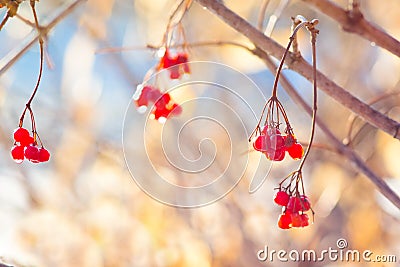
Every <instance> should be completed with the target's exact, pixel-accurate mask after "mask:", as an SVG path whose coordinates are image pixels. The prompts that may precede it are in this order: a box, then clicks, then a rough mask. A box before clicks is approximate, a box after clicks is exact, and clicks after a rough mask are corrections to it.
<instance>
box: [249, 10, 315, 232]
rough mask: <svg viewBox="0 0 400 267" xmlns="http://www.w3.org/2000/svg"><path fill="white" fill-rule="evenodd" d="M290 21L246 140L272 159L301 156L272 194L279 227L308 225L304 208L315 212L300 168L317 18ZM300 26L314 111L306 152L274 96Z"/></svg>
mask: <svg viewBox="0 0 400 267" xmlns="http://www.w3.org/2000/svg"><path fill="white" fill-rule="evenodd" d="M293 22H294V26H295V27H294V30H293V33H292V35H291V36H290V41H289V44H288V46H287V48H286V50H285V53H284V54H283V57H282V59H281V61H280V64H279V67H278V70H277V72H276V75H275V80H274V85H273V89H272V96H271V97H270V99H269V100H268V101H267V103H266V104H265V106H264V108H263V110H262V113H261V117H260V120H259V122H258V124H257V126H256V128H255V129H254V131H253V133H252V134H251V136H250V138H249V141H252V140H253V137H254V138H255V139H254V141H253V147H254V149H255V150H256V151H259V152H261V153H263V154H264V155H265V156H266V157H267V159H269V160H271V161H282V160H283V159H284V158H285V154H286V152H288V154H289V156H290V157H291V158H292V159H295V160H300V159H301V162H300V165H299V167H298V169H297V170H296V171H294V172H292V173H290V174H289V175H288V176H287V177H285V178H284V179H283V180H282V181H281V182H280V183H279V187H278V188H277V189H278V191H277V193H276V195H275V198H274V202H275V203H276V204H278V205H279V206H281V207H282V213H281V214H280V216H279V219H278V226H279V227H280V228H281V229H290V228H292V227H293V228H297V227H305V226H308V225H310V221H309V216H308V214H307V212H310V211H311V213H312V215H313V216H314V211H313V209H312V208H311V202H310V200H309V198H308V197H307V196H306V194H305V190H304V184H303V175H302V168H303V166H304V162H305V160H306V158H307V156H308V154H309V152H310V148H311V145H312V142H313V139H314V133H315V116H316V111H317V81H316V48H315V43H316V36H317V34H318V30H317V29H315V25H317V24H318V20H312V21H307V20H306V19H304V18H303V17H302V16H297V17H296V18H294V19H293ZM302 27H306V29H307V30H308V31H309V32H310V34H311V44H312V56H313V57H312V59H313V114H312V126H311V135H310V141H309V145H308V147H307V150H306V151H305V152H304V149H303V147H302V145H301V144H300V143H299V142H298V141H297V139H296V137H295V135H294V131H293V128H292V127H291V125H290V122H289V118H288V116H287V114H286V111H285V109H284V107H283V105H282V103H281V102H280V101H279V99H278V96H277V88H278V81H279V75H280V73H281V71H282V67H283V64H284V61H285V58H286V56H287V54H288V51H289V49H290V47H291V46H292V43H296V44H297V41H296V42H294V41H295V38H296V33H297V31H298V30H299V29H300V28H302ZM294 46H295V45H294ZM294 50H295V51H296V50H297V47H294ZM265 113H266V115H265ZM264 115H265V121H264V124H263V125H261V123H262V119H263V117H264ZM281 127H282V128H283V129H282V130H283V133H282V132H281Z"/></svg>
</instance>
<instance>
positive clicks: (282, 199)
mask: <svg viewBox="0 0 400 267" xmlns="http://www.w3.org/2000/svg"><path fill="white" fill-rule="evenodd" d="M289 199H290V196H289V194H288V193H286V192H285V191H278V192H276V194H275V197H274V201H275V203H276V204H278V205H280V206H284V207H285V206H286V205H287V204H288V202H289Z"/></svg>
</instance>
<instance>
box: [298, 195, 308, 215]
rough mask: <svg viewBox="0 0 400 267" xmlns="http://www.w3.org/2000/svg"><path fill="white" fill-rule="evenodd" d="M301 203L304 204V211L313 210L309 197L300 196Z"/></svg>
mask: <svg viewBox="0 0 400 267" xmlns="http://www.w3.org/2000/svg"><path fill="white" fill-rule="evenodd" d="M300 202H301V204H302V207H301V208H302V211H309V210H310V209H311V203H310V200H309V199H308V197H307V196H304V195H302V196H300Z"/></svg>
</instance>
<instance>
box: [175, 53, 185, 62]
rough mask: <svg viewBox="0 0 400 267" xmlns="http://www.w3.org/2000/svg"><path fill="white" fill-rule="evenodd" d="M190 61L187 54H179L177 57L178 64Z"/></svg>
mask: <svg viewBox="0 0 400 267" xmlns="http://www.w3.org/2000/svg"><path fill="white" fill-rule="evenodd" d="M187 61H188V55H187V54H186V53H179V54H178V55H177V57H176V63H177V64H181V63H186V62H187Z"/></svg>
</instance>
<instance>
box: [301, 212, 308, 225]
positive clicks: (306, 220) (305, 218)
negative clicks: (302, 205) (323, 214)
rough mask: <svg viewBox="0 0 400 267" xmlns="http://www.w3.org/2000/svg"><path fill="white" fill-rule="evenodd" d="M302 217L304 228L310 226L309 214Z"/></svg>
mask: <svg viewBox="0 0 400 267" xmlns="http://www.w3.org/2000/svg"><path fill="white" fill-rule="evenodd" d="M300 216H301V220H302V221H303V227H304V226H308V225H310V223H309V219H308V215H307V214H301V215H300Z"/></svg>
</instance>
